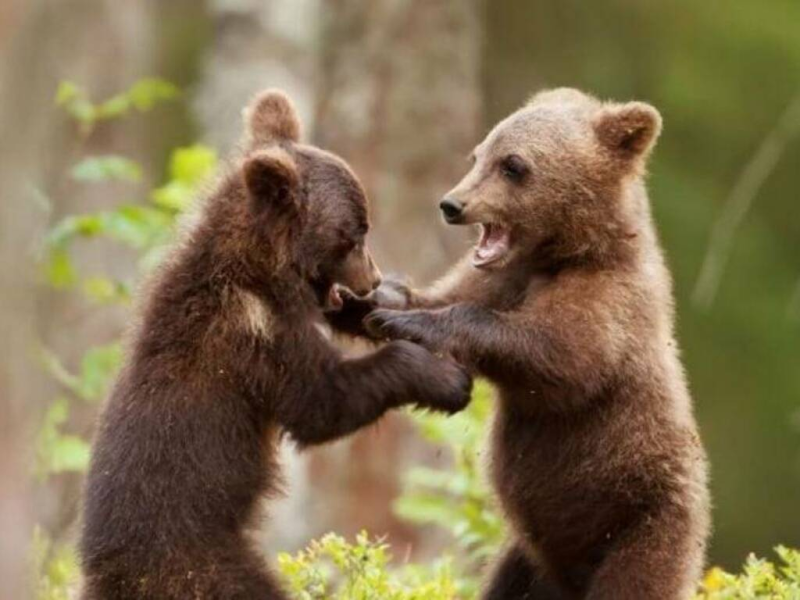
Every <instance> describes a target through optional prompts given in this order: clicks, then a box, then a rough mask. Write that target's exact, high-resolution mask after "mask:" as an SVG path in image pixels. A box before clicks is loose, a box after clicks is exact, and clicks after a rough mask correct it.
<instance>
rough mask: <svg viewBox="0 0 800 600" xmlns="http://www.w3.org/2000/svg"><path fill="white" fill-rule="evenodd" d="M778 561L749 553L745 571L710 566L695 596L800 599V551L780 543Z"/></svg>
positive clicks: (726, 599)
mask: <svg viewBox="0 0 800 600" xmlns="http://www.w3.org/2000/svg"><path fill="white" fill-rule="evenodd" d="M775 552H776V553H777V554H778V558H779V559H780V563H779V564H775V563H773V562H770V561H768V560H765V559H759V558H756V557H755V556H754V555H752V554H751V555H750V556H749V557H748V558H747V562H746V563H745V565H744V569H743V570H742V573H741V574H739V575H732V574H730V573H726V572H725V571H723V570H722V569H720V568H714V569H711V570H710V571H709V572H708V574H707V575H706V577H705V579H704V580H703V583H702V585H701V589H700V592H699V593H698V594H697V596H696V600H757V599H758V600H760V599H764V600H797V599H798V598H800V551H798V550H792V549H790V548H785V547H783V546H779V547H778V548H776V549H775Z"/></svg>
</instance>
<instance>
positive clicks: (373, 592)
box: [278, 532, 457, 600]
mask: <svg viewBox="0 0 800 600" xmlns="http://www.w3.org/2000/svg"><path fill="white" fill-rule="evenodd" d="M390 559H391V555H390V553H389V546H388V545H387V544H385V543H384V541H383V540H382V539H374V538H372V539H371V538H370V537H369V535H368V534H367V533H366V532H361V533H360V534H358V536H356V540H355V542H354V543H349V542H347V541H346V540H345V539H344V538H342V537H340V536H338V535H335V534H333V533H329V534H327V535H325V536H323V537H322V538H321V539H320V540H318V541H314V542H311V544H310V545H309V547H308V548H307V549H306V550H303V551H300V552H298V553H297V554H294V555H292V554H280V555H279V556H278V568H279V569H280V573H281V575H282V576H283V579H284V581H285V583H286V587H287V589H288V590H289V592H290V593H291V594H292V595H293V597H295V598H297V599H298V600H454V599H455V598H456V597H457V596H456V587H455V583H454V581H453V579H452V577H451V574H450V568H449V564H448V563H447V562H443V563H441V564H439V565H438V566H436V567H434V568H433V569H432V570H431V572H430V573H429V574H428V576H427V577H425V579H424V580H421V579H420V578H419V577H418V576H417V574H416V572H415V571H414V570H405V569H390V568H389V561H390Z"/></svg>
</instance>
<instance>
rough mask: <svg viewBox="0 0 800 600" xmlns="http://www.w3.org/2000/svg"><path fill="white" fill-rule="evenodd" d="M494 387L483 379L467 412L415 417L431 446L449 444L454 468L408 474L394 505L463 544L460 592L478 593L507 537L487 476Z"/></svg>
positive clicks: (459, 554) (410, 517)
mask: <svg viewBox="0 0 800 600" xmlns="http://www.w3.org/2000/svg"><path fill="white" fill-rule="evenodd" d="M492 402H493V401H492V398H491V387H490V386H489V384H488V383H487V382H485V381H481V380H479V381H477V382H476V384H475V389H474V391H473V395H472V401H471V402H470V404H469V406H468V407H467V409H466V410H464V411H463V412H461V413H459V414H457V415H455V416H452V417H446V416H444V415H440V414H436V413H420V412H415V413H409V414H410V416H411V418H412V420H413V421H414V422H415V423H416V425H417V427H418V429H419V432H420V434H421V435H422V437H423V438H425V439H426V440H427V441H428V442H430V443H432V444H436V445H440V446H444V447H445V448H446V450H447V451H448V452H449V454H450V455H451V457H452V461H453V462H452V467H450V468H444V469H433V468H429V467H414V468H412V469H410V470H409V471H408V473H406V474H405V476H404V491H403V494H402V495H401V496H400V497H399V498H398V499H397V501H396V502H395V504H394V510H395V512H396V514H398V515H399V516H400V517H402V518H404V519H406V520H408V521H411V522H413V523H418V524H422V525H435V526H439V527H442V528H444V529H446V530H447V531H449V532H450V533H451V534H452V536H453V538H454V540H455V541H456V543H457V547H456V551H457V555H456V558H457V559H458V560H457V564H458V566H459V568H458V569H456V572H457V574H458V582H459V592H460V593H462V594H466V595H469V594H472V593H474V591H475V589H476V587H477V582H478V577H477V574H478V573H479V572H480V571H481V567H482V566H483V565H484V563H485V562H486V560H487V559H488V558H489V557H491V556H493V555H495V554H496V553H497V551H498V550H499V547H500V544H501V543H502V540H503V538H504V535H505V527H504V524H503V520H502V518H501V517H500V515H499V514H498V512H497V510H496V507H495V505H494V503H493V500H492V496H491V493H490V488H489V485H488V483H487V482H486V480H485V477H484V472H485V470H484V468H483V466H484V464H483V463H484V462H486V461H485V460H483V459H484V455H485V447H484V446H485V443H484V442H485V438H486V433H487V425H488V421H489V416H490V413H491V410H492V406H491V405H492Z"/></svg>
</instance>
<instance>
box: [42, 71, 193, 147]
mask: <svg viewBox="0 0 800 600" xmlns="http://www.w3.org/2000/svg"><path fill="white" fill-rule="evenodd" d="M178 94H179V91H178V88H177V87H175V85H173V84H172V83H170V82H168V81H164V80H163V79H155V78H148V79H141V80H139V81H137V82H136V83H134V84H133V85H132V86H131V87H130V88H129V89H128V90H126V91H124V92H121V93H119V94H116V95H114V96H112V97H111V98H108V99H107V100H104V101H102V102H99V103H94V102H92V101H91V100H90V98H89V94H88V92H87V91H86V90H85V89H83V88H82V87H81V86H79V85H78V84H76V83H73V82H72V81H62V82H61V84H60V85H59V86H58V91H57V92H56V104H57V105H58V106H61V107H62V108H63V109H64V110H65V111H66V112H67V114H68V115H70V116H71V117H72V118H73V119H75V120H76V121H77V122H78V123H79V125H80V128H81V132H82V133H83V134H84V135H89V134H90V133H91V132H92V130H93V129H94V127H95V125H96V124H97V123H98V122H100V121H108V120H111V119H117V118H119V117H124V116H125V115H127V114H129V113H130V112H131V111H133V110H136V111H138V112H147V111H149V110H151V109H152V108H153V107H154V106H155V105H156V104H158V103H159V102H163V101H166V100H172V99H174V98H176V97H177V96H178Z"/></svg>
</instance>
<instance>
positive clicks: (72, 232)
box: [45, 213, 104, 250]
mask: <svg viewBox="0 0 800 600" xmlns="http://www.w3.org/2000/svg"><path fill="white" fill-rule="evenodd" d="M103 228H104V223H103V213H96V214H87V215H73V216H70V217H66V218H64V219H62V220H61V221H59V222H58V224H57V225H56V226H55V227H53V228H52V229H51V230H50V232H49V233H48V234H47V238H46V240H45V242H46V244H47V245H48V246H49V247H50V248H51V249H53V250H63V249H64V246H65V245H66V244H68V243H69V242H71V241H72V240H73V239H74V238H75V237H76V236H82V237H92V236H95V235H98V234H100V233H101V232H102V231H103Z"/></svg>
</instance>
